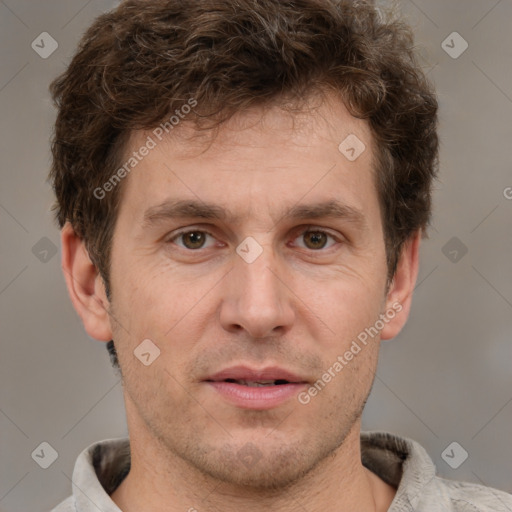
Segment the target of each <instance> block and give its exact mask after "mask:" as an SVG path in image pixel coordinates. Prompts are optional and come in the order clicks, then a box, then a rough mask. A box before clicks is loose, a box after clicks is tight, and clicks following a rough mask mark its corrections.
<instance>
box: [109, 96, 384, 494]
mask: <svg viewBox="0 0 512 512" xmlns="http://www.w3.org/2000/svg"><path fill="white" fill-rule="evenodd" d="M179 128H180V131H178V130H176V132H175V133H174V134H172V135H173V136H172V137H171V136H168V137H167V138H166V139H164V140H163V141H161V142H160V141H158V140H157V142H158V143H157V144H156V147H155V148H153V149H152V150H151V151H149V154H148V155H147V156H145V157H144V158H143V159H142V160H141V161H140V162H139V163H138V165H137V166H136V167H135V168H134V169H133V170H132V171H131V173H130V175H129V176H128V177H127V178H126V181H125V182H124V183H123V186H124V190H123V195H122V202H121V206H120V210H119V213H118V220H117V224H116V227H115V234H114V240H113V246H112V257H111V287H112V303H111V313H112V317H111V320H110V321H111V328H112V333H113V339H114V340H115V342H116V347H117V351H118V356H119V361H120V366H121V371H122V374H123V380H124V392H125V400H126V407H127V415H128V423H129V427H130V434H131V436H132V437H133V438H136V437H137V436H139V438H141V439H142V438H144V439H145V440H146V441H148V440H149V442H151V443H153V444H154V445H155V446H156V445H158V446H159V449H160V453H161V454H164V456H166V457H168V458H169V459H172V458H174V459H176V458H177V459H179V460H181V461H184V462H185V463H186V464H187V465H189V466H190V467H193V468H195V469H196V470H199V471H200V472H202V473H203V474H207V475H211V476H213V477H215V478H218V479H220V480H222V481H225V482H231V483H236V484H245V485H251V486H254V487H260V488H263V487H269V486H281V485H285V484H287V483H290V482H293V481H295V480H296V479H297V478H299V477H300V476H301V475H304V474H306V473H307V472H308V471H310V470H311V469H312V468H314V467H315V466H317V465H318V464H319V463H320V462H321V461H322V460H324V459H325V458H326V457H327V456H328V455H329V454H331V453H333V452H334V451H336V450H337V449H339V447H340V446H342V443H343V441H344V439H345V438H346V437H347V435H348V434H349V432H350V431H351V429H353V428H354V426H355V425H356V423H357V422H358V420H359V419H360V416H361V412H362V409H363V406H364V403H365V401H366V399H367V397H368V394H369V391H370V389H371V385H372V383H373V378H374V374H375V368H376V364H377V355H378V344H379V336H378V335H377V336H375V337H373V338H371V337H368V340H367V343H366V344H363V343H361V342H358V345H359V347H360V350H359V351H358V352H357V353H356V354H355V355H353V357H352V358H351V359H350V360H349V359H348V358H346V357H344V354H345V353H346V352H347V351H350V348H351V346H352V347H353V342H354V340H357V339H358V335H361V333H363V332H364V331H365V329H366V328H369V327H371V326H374V325H375V324H376V321H378V320H379V315H381V314H386V310H387V309H388V308H389V307H390V305H389V301H387V300H386V270H387V269H386V257H385V247H384V238H383V233H382V219H381V216H380V210H379V201H378V196H377V191H376V188H375V180H374V174H373V170H372V165H373V162H372V154H373V150H374V148H373V143H372V138H371V135H370V131H369V128H368V126H367V125H366V123H365V122H364V121H361V120H356V119H355V118H353V117H352V116H351V115H350V114H349V113H348V112H347V111H346V109H345V108H344V106H343V105H342V104H341V103H337V102H335V101H334V100H333V101H330V102H329V103H324V104H322V106H320V107H318V108H317V109H316V110H314V111H312V112H309V113H305V114H301V115H298V114H294V115H293V117H292V116H291V115H290V114H287V113H284V112H283V111H281V110H279V109H278V108H272V109H270V110H267V111H266V112H263V111H258V110H254V111H251V112H247V113H244V114H243V115H238V116H237V117H235V118H233V119H232V120H231V121H229V122H228V124H225V125H223V126H222V127H221V129H220V131H219V133H218V135H217V137H216V138H214V139H211V140H210V139H208V136H207V135H206V134H203V135H201V136H199V135H197V136H195V137H194V136H193V135H194V132H193V129H192V127H190V126H188V125H187V124H186V121H184V122H183V123H182V125H181V126H180V127H179ZM350 134H354V135H356V136H357V138H358V139H360V141H362V142H363V143H364V144H365V146H366V149H365V150H364V152H363V153H362V154H361V155H360V156H359V157H358V158H357V159H356V160H354V161H350V160H349V159H348V158H347V157H346V156H345V154H343V153H342V152H341V151H340V150H339V149H338V146H339V145H340V143H341V142H342V141H343V140H344V139H346V137H347V136H348V135H350ZM148 135H149V136H152V135H151V132H147V133H143V132H138V133H134V134H133V136H132V138H131V140H130V148H129V150H128V152H127V155H128V156H129V155H130V154H131V152H132V151H135V150H137V148H140V147H141V146H142V145H144V144H145V142H146V141H147V137H148ZM153 138H155V137H154V136H153ZM348 154H349V155H350V153H348ZM187 203H190V204H188V205H187ZM192 204H193V205H192ZM113 318H115V321H114V320H113ZM380 318H382V317H380ZM359 339H361V338H359ZM143 340H151V343H152V344H147V345H142V347H145V348H144V350H143V352H144V354H145V355H144V356H143V357H142V359H143V360H145V362H146V363H149V364H147V365H146V364H143V362H141V360H139V359H138V358H137V357H135V355H134V351H135V353H139V354H140V351H142V349H138V346H139V345H140V344H141V342H142V341H143ZM146 343H148V342H146ZM154 347H158V349H159V351H160V353H159V356H158V357H157V358H156V359H154V360H153V358H154V356H155V354H156V352H155V350H156V349H155V348H154ZM137 350H139V352H137ZM147 354H149V356H148V355H147ZM353 354H354V352H353ZM339 357H341V358H342V359H340V358H339ZM341 360H343V361H344V363H341ZM337 362H338V365H336V363H337ZM340 365H341V369H340ZM329 377H330V378H329ZM276 381H277V383H276ZM319 381H320V383H319ZM315 383H316V387H315ZM315 390H316V392H315ZM132 442H133V439H132ZM135 442H136V439H135Z"/></svg>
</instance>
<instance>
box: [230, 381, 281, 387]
mask: <svg viewBox="0 0 512 512" xmlns="http://www.w3.org/2000/svg"><path fill="white" fill-rule="evenodd" d="M237 382H238V384H242V385H243V386H249V387H250V388H259V387H263V386H274V385H275V383H276V381H275V380H263V381H258V382H252V381H249V380H239V381H237Z"/></svg>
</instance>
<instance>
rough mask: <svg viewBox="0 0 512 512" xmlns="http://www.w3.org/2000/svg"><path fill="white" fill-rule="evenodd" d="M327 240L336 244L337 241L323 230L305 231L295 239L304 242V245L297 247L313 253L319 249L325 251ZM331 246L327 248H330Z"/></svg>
mask: <svg viewBox="0 0 512 512" xmlns="http://www.w3.org/2000/svg"><path fill="white" fill-rule="evenodd" d="M329 238H330V239H331V240H333V241H334V243H336V242H337V241H338V240H337V239H336V238H335V237H334V235H332V234H330V233H328V232H327V231H324V230H323V229H307V230H306V231H303V232H302V233H301V234H300V235H299V236H298V237H297V238H296V240H297V239H299V240H304V244H303V245H300V244H299V247H302V248H305V249H311V250H314V251H318V250H320V249H325V248H326V245H327V243H328V240H329ZM334 243H333V244H331V245H330V246H329V247H332V245H334Z"/></svg>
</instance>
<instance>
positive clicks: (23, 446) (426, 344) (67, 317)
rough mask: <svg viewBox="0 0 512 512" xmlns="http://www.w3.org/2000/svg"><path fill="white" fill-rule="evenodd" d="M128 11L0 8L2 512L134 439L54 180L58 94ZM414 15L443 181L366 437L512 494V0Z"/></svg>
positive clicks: (16, 3) (408, 4)
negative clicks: (57, 218) (109, 441)
mask: <svg viewBox="0 0 512 512" xmlns="http://www.w3.org/2000/svg"><path fill="white" fill-rule="evenodd" d="M114 4H115V3H114V2H112V1H99V0H92V1H91V0H90V1H83V0H66V1H64V0H47V1H45V2H42V1H34V0H31V1H29V0H4V1H0V34H1V35H0V42H1V45H0V55H1V62H2V67H1V72H0V73H1V74H0V108H1V112H2V117H1V123H2V136H1V137H0V155H1V159H0V162H1V179H2V186H1V189H0V228H1V236H0V242H1V248H0V251H1V252H0V254H1V274H0V307H1V321H2V324H1V331H0V332H1V343H2V345H1V357H0V379H1V380H0V436H1V437H0V461H1V464H0V512H15V511H23V512H26V511H29V510H34V511H35V510H37V511H44V510H48V509H50V508H51V507H52V506H54V505H55V504H56V503H57V502H59V501H60V500H61V499H63V498H64V497H65V496H66V495H68V494H69V493H70V488H71V484H70V477H71V473H72V468H73V464H74V461H75V458H76V456H77V455H78V453H79V452H80V451H81V450H82V449H83V448H85V447H86V446H87V445H89V444H90V443H92V442H94V441H97V440H99V439H104V438H108V437H118V436H124V435H126V425H125V419H124V407H123V403H122V390H121V385H120V383H119V378H118V377H117V376H116V374H115V372H114V371H113V370H112V369H111V368H110V365H109V361H108V357H107V353H106V351H105V348H104V345H103V344H102V343H99V342H95V341H93V340H91V339H89V337H88V336H87V335H86V334H85V332H84V330H83V328H82V326H81V323H80V321H79V318H78V316H77V315H76V314H75V312H74V310H73V309H72V306H71V304H70V302H69V300H68V296H67V292H66V289H65V286H64V280H63V277H62V275H61V271H60V263H59V252H58V251H59V245H60V244H59V233H58V230H57V228H56V227H55V225H54V224H53V219H52V214H51V213H50V211H49V209H50V206H51V203H52V193H51V191H50V188H49V186H48V184H47V183H45V178H46V174H47V171H48V168H49V162H50V160H49V147H48V140H49V135H50V132H51V127H52V122H53V119H54V115H55V113H54V110H53V107H52V106H51V103H50V100H49V95H48V92H47V87H48V84H49V82H50V80H51V79H52V78H53V77H54V76H56V75H57V74H58V73H59V72H60V71H61V70H62V69H63V68H64V66H65V63H66V62H68V60H69V58H70V56H71V55H72V53H73V51H74V49H75V46H76V43H77V41H78V39H79V37H80V35H81V33H82V32H83V30H84V29H85V28H86V27H87V26H88V24H89V23H90V22H91V20H92V19H93V18H94V17H95V16H97V15H98V14H100V13H101V12H103V11H105V10H107V9H109V8H111V7H112V6H113V5H114ZM399 5H400V8H401V10H402V11H403V12H404V13H405V14H406V15H407V17H408V18H409V20H410V22H411V23H412V24H413V25H414V26H415V30H416V34H417V43H418V46H420V47H421V48H422V49H421V55H422V56H423V57H422V59H423V64H424V66H425V69H426V70H428V73H429V77H431V79H432V80H433V81H434V82H435V84H436V86H437V89H438V93H439V100H440V105H441V112H440V117H441V126H440V132H441V133H440V134H441V139H442V148H441V179H440V181H439V182H438V183H437V184H436V191H435V205H434V206H435V216H434V222H433V224H434V227H433V229H432V230H431V237H430V239H429V240H427V241H426V242H425V243H424V244H423V248H422V252H421V256H422V261H421V270H420V276H419V279H418V286H417V289H416V293H415V298H414V301H413V310H412V314H411V318H410V321H409V323H408V324H407V326H406V327H405V329H404V330H403V332H402V333H401V334H400V335H399V336H398V337H397V338H396V339H395V340H392V341H390V342H383V345H382V349H381V359H380V362H379V368H378V374H377V377H376V380H375V384H374V388H373V391H372V394H371V397H370V400H369V401H368V404H367V407H366V410H365V413H364V416H363V430H387V431H390V432H394V433H397V434H399V435H403V436H406V437H410V438H412V439H415V440H417V441H418V442H420V443H421V444H422V445H423V446H424V447H425V448H426V450H427V451H428V453H429V454H430V455H431V457H432V458H433V460H434V462H435V464H436V467H437V469H438V472H439V474H440V475H442V476H444V477H446V478H451V479H456V480H466V481H472V482H478V483H482V484H485V485H489V486H492V487H496V488H499V489H503V490H506V491H508V492H512V462H511V461H512V442H511V431H512V429H511V426H512V372H511V368H512V343H511V333H512V314H511V313H512V265H511V258H510V255H511V254H512V222H511V219H512V200H511V199H512V189H510V188H508V187H512V165H511V160H512V157H511V152H510V149H511V145H512V65H511V63H512V30H511V28H512V24H511V21H512V1H511V0H500V1H497V0H451V1H446V0H429V1H427V0H416V1H414V2H413V1H412V0H402V1H401V2H399ZM454 31H456V32H458V33H460V34H461V35H462V37H463V38H464V39H465V40H466V41H467V42H468V44H469V47H468V49H467V50H466V51H465V52H464V53H463V54H462V55H460V56H459V57H458V58H456V59H455V58H452V57H451V56H449V55H448V54H447V53H446V51H445V50H444V49H443V47H442V42H443V41H444V40H446V38H447V37H448V36H449V35H450V34H451V33H452V32H454ZM42 32H48V33H50V34H51V35H52V37H53V38H55V40H56V41H57V42H58V45H59V46H58V49H57V50H56V51H55V52H54V53H53V54H52V55H51V56H49V57H48V58H47V59H43V58H41V57H40V56H39V55H38V54H37V53H36V52H35V51H34V50H33V49H32V48H31V43H32V41H33V40H36V42H37V41H40V38H38V36H39V34H40V33H42ZM452 39H453V36H451V37H449V38H448V39H447V43H445V45H446V44H448V45H449V46H453V47H454V48H453V49H452V50H451V51H457V50H459V49H460V48H461V46H460V41H458V40H456V39H453V42H452ZM46 48H48V46H46ZM506 196H508V197H509V198H510V199H507V197H506ZM44 237H46V239H44ZM453 237H457V240H455V241H453V240H452V241H451V242H450V240H451V239H452V238H453ZM41 239H43V240H42V241H41ZM36 244H37V245H36ZM447 244H448V245H447ZM53 247H54V250H56V254H52V248H53ZM464 247H466V248H467V250H468V252H467V254H465V255H463V249H464ZM45 251H47V252H45ZM453 251H456V252H453ZM461 255H463V257H462V258H461ZM457 260H458V261H457ZM43 441H46V442H48V443H50V444H51V445H52V446H53V447H54V448H55V449H56V450H57V452H58V455H59V456H58V458H57V460H56V461H55V462H54V463H53V464H52V465H51V466H50V467H49V468H48V469H46V470H45V469H42V468H40V467H39V465H37V464H36V462H35V461H34V460H33V459H32V457H31V453H32V452H33V451H34V450H35V449H36V447H38V446H39V444H40V443H41V442H43ZM454 441H456V442H458V443H459V444H460V445H461V446H462V447H463V448H464V449H465V450H466V451H467V452H468V454H469V457H468V459H467V460H466V461H465V462H464V463H463V464H462V465H461V466H460V467H459V468H458V469H452V468H451V467H450V466H449V465H448V464H447V463H446V462H445V461H444V460H443V457H442V456H441V454H442V452H443V451H444V450H445V448H446V447H447V446H448V445H449V444H450V443H452V442H454ZM454 454H455V458H457V457H459V456H460V449H459V448H456V450H455V452H454Z"/></svg>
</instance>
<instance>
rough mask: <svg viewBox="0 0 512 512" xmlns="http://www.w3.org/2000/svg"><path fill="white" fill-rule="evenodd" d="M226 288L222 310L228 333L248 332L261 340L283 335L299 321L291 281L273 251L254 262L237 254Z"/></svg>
mask: <svg viewBox="0 0 512 512" xmlns="http://www.w3.org/2000/svg"><path fill="white" fill-rule="evenodd" d="M287 281H288V282H287ZM225 286H226V288H225V293H224V296H223V300H222V305H221V310H220V322H221V325H222V327H223V328H224V329H225V330H227V331H229V332H239V331H242V330H245V331H246V334H248V335H250V336H251V337H252V338H259V339H263V338H266V337H269V336H276V335H280V336H282V335H284V334H285V333H286V332H288V331H289V330H290V328H291V326H292V325H293V322H294V320H295V312H294V309H293V304H292V302H291V301H292V297H293V293H292V291H291V289H290V288H291V287H290V278H289V277H288V278H287V276H286V275H285V272H284V271H283V269H282V267H280V266H278V265H277V261H276V259H275V257H274V254H273V251H272V249H269V248H265V249H264V250H263V252H262V254H261V255H260V256H259V257H258V258H257V259H256V260H255V261H253V262H252V263H247V262H246V261H244V259H242V258H241V257H239V256H238V255H235V264H234V268H233V270H232V271H231V272H229V274H228V275H227V276H226V282H225Z"/></svg>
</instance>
